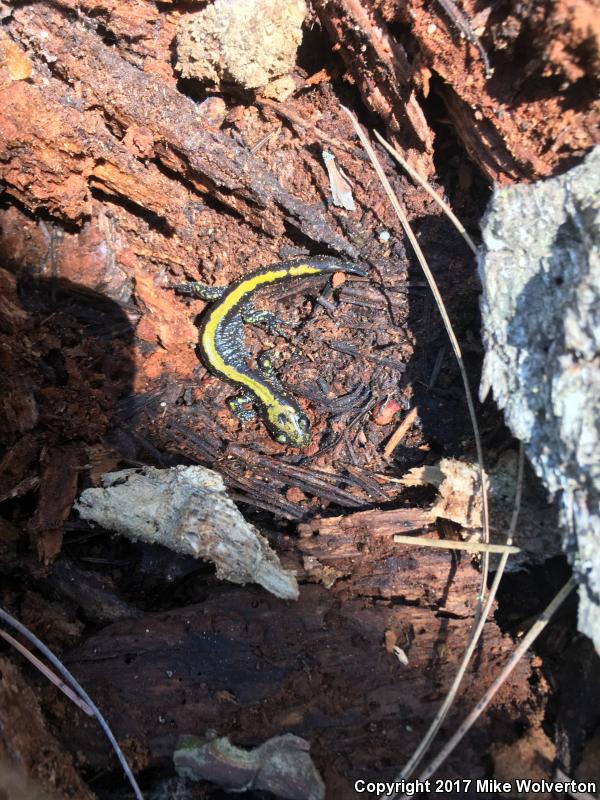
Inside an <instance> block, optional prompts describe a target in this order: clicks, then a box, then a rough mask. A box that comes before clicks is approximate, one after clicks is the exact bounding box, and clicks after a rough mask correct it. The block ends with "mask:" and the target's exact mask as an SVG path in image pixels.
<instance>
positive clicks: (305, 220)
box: [0, 4, 356, 256]
mask: <svg viewBox="0 0 600 800" xmlns="http://www.w3.org/2000/svg"><path fill="white" fill-rule="evenodd" d="M13 17H14V21H13V29H15V30H17V31H18V32H19V34H20V37H21V40H22V42H23V43H25V44H26V45H27V47H28V54H29V55H30V57H31V58H32V59H33V60H34V63H36V64H37V66H38V68H39V69H40V72H42V73H43V72H46V71H47V67H46V63H48V64H49V65H50V70H51V71H54V72H55V74H56V75H57V76H60V78H62V80H63V81H64V83H62V82H61V83H60V86H54V87H53V88H54V89H55V91H56V92H60V91H62V101H63V103H64V104H65V105H67V106H71V107H73V105H74V104H73V102H72V96H71V94H72V93H71V91H70V90H69V88H68V87H69V85H76V86H77V90H78V95H79V98H80V100H79V102H78V104H77V105H79V106H81V104H83V109H84V111H85V110H87V111H89V110H90V109H92V108H98V107H99V108H101V109H102V112H103V114H104V115H105V117H106V118H107V119H108V120H110V123H111V125H112V126H113V128H115V127H116V128H120V129H121V130H122V132H123V133H125V131H126V130H127V129H128V128H129V127H131V126H132V125H135V126H137V127H143V128H146V129H147V130H148V131H151V132H152V136H153V139H154V147H153V152H154V155H155V156H156V158H157V159H158V160H159V162H160V163H161V165H162V166H163V167H164V168H165V169H167V170H169V171H172V172H174V173H176V174H177V175H179V176H180V177H183V178H184V179H185V180H187V181H189V182H191V183H192V184H193V186H194V187H195V188H196V190H197V191H199V192H200V193H207V194H210V195H212V196H213V197H215V198H216V199H217V200H218V201H219V202H220V203H222V204H223V205H224V206H226V207H227V208H229V209H230V210H232V211H235V212H236V213H239V214H240V215H241V216H243V217H244V218H246V219H247V220H248V221H249V222H251V223H252V224H253V225H255V226H257V227H259V228H260V229H262V230H264V231H266V232H267V233H270V234H271V235H277V234H281V233H282V232H283V222H282V218H283V220H285V221H286V222H287V223H288V224H290V225H292V226H293V227H295V228H297V229H298V230H299V231H301V232H302V233H303V234H304V235H306V236H308V237H310V238H311V239H312V240H313V241H315V242H320V243H321V244H323V245H327V246H329V247H331V248H333V249H334V250H337V251H338V252H341V253H345V254H346V255H349V256H355V255H356V249H355V247H354V246H353V245H352V244H351V243H350V242H348V241H347V240H346V239H344V238H343V237H342V236H339V235H338V234H336V233H335V232H334V231H333V230H332V229H331V228H330V226H329V225H328V224H327V223H326V222H325V220H324V218H323V216H322V215H321V214H318V213H317V214H316V213H315V211H314V209H311V208H309V207H308V206H307V205H306V204H305V203H303V202H302V201H301V200H298V199H297V198H295V197H293V196H292V195H291V194H290V193H289V192H287V191H286V190H285V189H284V188H283V187H282V186H281V185H280V184H279V182H278V181H277V180H276V179H275V178H274V176H273V175H272V174H271V173H270V172H268V170H266V169H265V167H264V166H263V164H262V162H261V161H260V160H258V159H256V158H255V157H254V156H252V154H251V153H250V152H249V151H247V150H245V149H244V148H242V147H240V146H239V145H238V144H236V143H235V141H234V140H233V139H231V137H228V136H226V135H224V134H222V133H221V132H219V131H217V130H215V129H213V128H211V127H210V126H206V127H202V125H201V121H200V119H199V117H198V115H197V114H196V109H195V106H194V103H193V102H192V101H191V100H189V99H188V98H187V97H185V96H184V95H182V94H181V93H179V92H177V91H176V90H175V89H173V88H171V87H170V86H168V85H166V84H164V83H161V82H160V81H158V80H157V77H156V75H148V74H146V73H144V72H143V71H141V70H140V69H138V68H137V67H135V66H133V65H132V64H130V63H129V62H127V61H126V60H125V59H123V58H122V57H121V55H120V54H119V53H118V51H116V50H115V49H113V48H109V47H107V46H106V45H105V44H104V43H103V42H102V40H101V39H100V38H99V37H98V36H97V35H95V34H94V33H93V32H90V31H89V30H87V29H86V27H85V26H84V25H82V24H81V23H79V22H77V21H72V20H69V21H68V23H66V20H65V17H64V15H63V14H61V13H60V11H59V10H57V9H56V8H54V7H52V6H46V5H43V4H35V5H31V6H24V7H21V8H19V9H15V11H14V12H13ZM29 88H30V87H28V89H29ZM4 90H5V92H8V98H10V97H11V96H12V95H13V94H18V92H16V90H15V88H14V86H10V85H9V86H8V88H6V87H5V89H4ZM22 91H23V92H27V90H22ZM50 91H51V90H50ZM27 93H28V92H27ZM57 101H58V102H61V100H60V99H58V98H57ZM82 101H83V103H82ZM4 102H6V101H4ZM13 102H14V101H13ZM72 110H73V109H72V108H71V109H69V112H71V111H72ZM73 113H74V114H75V116H77V118H78V119H80V122H79V124H78V125H77V124H76V125H74V128H73V129H74V130H75V131H77V130H78V128H79V127H80V126H81V125H82V124H83V125H84V128H85V124H86V122H85V116H84V115H81V112H75V111H74V110H73ZM9 119H10V118H9ZM50 130H51V128H50ZM21 135H22V134H21ZM17 138H19V137H17ZM0 140H4V141H5V142H6V141H13V142H14V141H15V131H12V133H11V134H9V135H8V136H6V135H4V136H2V137H0ZM83 141H84V142H85V141H86V138H85V137H84V139H83ZM87 141H89V142H90V143H94V142H95V137H94V136H92V138H89V137H87ZM60 143H61V138H60V134H59V136H58V137H57V139H56V140H53V139H52V138H50V140H49V141H47V142H46V147H48V148H49V149H50V153H52V154H58V152H60V146H59V144H60ZM113 146H114V149H115V150H116V151H117V152H118V151H119V150H120V146H119V143H118V140H115V141H114V144H113ZM94 147H95V144H94ZM79 149H81V145H79ZM85 150H86V149H85V147H83V152H81V154H80V155H79V159H80V160H81V158H82V157H83V163H82V164H79V169H78V170H74V171H73V172H72V173H71V172H69V171H67V175H66V176H63V178H62V179H61V181H60V183H59V186H57V187H56V188H57V189H59V188H60V189H61V191H60V192H59V193H58V194H56V193H55V197H54V208H53V210H54V211H55V212H56V211H57V210H58V209H60V208H61V204H62V202H64V201H62V200H61V197H62V195H63V194H64V183H63V182H64V180H65V177H69V176H70V175H72V176H73V177H72V180H73V181H74V182H75V185H76V187H77V188H76V192H77V200H76V207H78V208H79V213H80V214H81V213H89V208H88V207H87V206H86V201H87V199H88V192H87V179H89V178H90V176H91V175H92V174H93V172H94V167H95V163H96V160H97V153H96V152H95V151H94V150H92V151H88V152H87V153H86V152H85ZM15 156H16V153H14V152H13V151H11V150H10V149H9V150H5V152H4V153H3V154H2V157H1V159H0V163H2V161H8V164H9V166H8V167H6V166H5V167H4V168H3V170H2V174H3V177H4V180H5V181H6V183H7V184H8V187H9V190H10V189H12V188H14V190H15V192H16V193H17V196H18V197H19V198H20V199H21V200H23V201H24V202H25V203H27V202H28V200H29V195H28V193H26V192H24V187H23V183H24V175H23V174H22V167H21V166H20V164H19V161H18V160H16V161H15ZM46 157H47V154H46V153H44V154H43V155H42V157H41V158H40V159H39V161H40V162H41V163H40V165H39V166H40V168H42V171H44V170H43V167H44V166H45V164H44V159H45V158H46ZM86 159H91V161H89V163H88V165H87V170H86ZM36 166H37V160H36V159H35V158H34V159H33V163H31V164H29V165H28V171H29V175H30V176H31V170H32V169H33V168H35V167H36ZM13 172H14V173H15V175H14V176H13ZM82 173H83V175H84V176H85V178H86V181H85V182H82ZM86 173H87V174H86ZM11 176H12V177H11ZM95 179H96V180H97V181H100V182H101V183H102V185H106V186H107V187H108V188H109V189H110V188H112V191H116V190H117V188H118V191H119V192H120V193H122V194H127V192H128V191H131V183H130V182H131V180H132V177H129V176H127V174H125V175H122V174H121V170H119V168H118V164H117V165H113V169H112V170H111V169H107V168H106V167H105V168H104V169H103V170H102V169H101V170H98V174H96V176H95ZM29 180H31V177H30V178H29ZM159 188H160V187H159V186H158V187H157V189H159ZM157 193H158V194H159V196H161V197H162V196H164V192H161V191H158V192H157ZM50 200H51V198H48V199H47V201H46V203H45V204H42V203H41V202H38V204H37V206H38V207H47V205H48V204H49V203H50ZM50 204H51V203H50ZM34 207H35V206H34ZM51 207H52V204H51Z"/></svg>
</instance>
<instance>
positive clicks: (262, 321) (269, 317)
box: [241, 303, 291, 336]
mask: <svg viewBox="0 0 600 800" xmlns="http://www.w3.org/2000/svg"><path fill="white" fill-rule="evenodd" d="M241 313H242V319H243V320H244V322H245V323H246V324H247V325H257V326H260V327H261V328H265V329H266V330H267V331H268V332H269V333H271V334H278V335H279V336H285V335H286V332H285V331H284V329H283V326H286V325H287V326H289V325H290V324H291V323H289V322H286V321H285V320H283V319H281V317H279V316H277V314H273V312H272V311H258V310H257V309H256V308H254V306H253V305H250V304H249V303H248V304H247V305H245V306H244V308H243V309H242V312H241Z"/></svg>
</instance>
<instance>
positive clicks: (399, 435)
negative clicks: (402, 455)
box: [383, 406, 419, 458]
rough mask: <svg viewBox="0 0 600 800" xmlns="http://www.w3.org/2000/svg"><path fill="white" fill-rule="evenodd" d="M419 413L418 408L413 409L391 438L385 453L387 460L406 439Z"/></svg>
mask: <svg viewBox="0 0 600 800" xmlns="http://www.w3.org/2000/svg"><path fill="white" fill-rule="evenodd" d="M418 413H419V409H418V408H417V406H415V407H414V408H411V410H410V411H409V412H408V414H407V415H406V416H405V417H404V419H403V420H402V422H401V423H400V425H398V427H397V428H396V430H395V431H394V433H393V434H392V435H391V436H390V440H389V442H388V443H387V444H386V446H385V450H384V451H383V455H384V456H385V458H389V457H390V456H391V455H392V453H393V452H394V450H395V449H396V448H397V447H398V445H399V444H400V442H401V441H402V439H403V438H404V434H405V433H406V432H407V431H408V429H409V428H410V427H411V425H412V424H413V422H414V421H415V420H416V418H417V414H418Z"/></svg>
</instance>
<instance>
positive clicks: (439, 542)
mask: <svg viewBox="0 0 600 800" xmlns="http://www.w3.org/2000/svg"><path fill="white" fill-rule="evenodd" d="M394 541H395V542H397V543H398V544H414V545H417V546H418V547H434V548H436V549H437V550H464V551H465V552H467V553H503V554H506V555H507V556H509V555H511V554H513V553H520V552H521V550H520V548H518V547H511V546H509V545H506V544H484V542H458V541H455V540H454V539H426V538H425V537H424V536H404V535H403V534H401V533H397V534H395V536H394Z"/></svg>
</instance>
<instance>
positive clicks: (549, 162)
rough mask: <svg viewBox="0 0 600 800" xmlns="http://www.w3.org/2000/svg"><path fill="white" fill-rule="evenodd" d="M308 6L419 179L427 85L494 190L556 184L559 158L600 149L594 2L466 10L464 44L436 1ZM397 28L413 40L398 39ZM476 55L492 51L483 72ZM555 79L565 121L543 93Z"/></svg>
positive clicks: (350, 0)
mask: <svg viewBox="0 0 600 800" xmlns="http://www.w3.org/2000/svg"><path fill="white" fill-rule="evenodd" d="M315 5H316V8H317V11H318V13H319V17H320V19H321V21H322V22H323V24H324V25H325V27H326V28H327V30H328V32H329V34H330V36H331V38H332V39H333V40H334V41H335V42H336V44H337V46H338V48H339V49H340V53H341V55H342V57H343V58H344V61H345V63H346V66H347V68H348V71H349V73H350V74H351V75H352V77H353V79H354V80H355V81H356V82H357V84H358V87H359V89H360V91H361V95H362V98H363V101H364V102H365V104H366V105H367V106H368V107H369V108H370V109H371V110H373V111H374V112H376V113H377V114H379V115H380V116H381V118H382V119H383V120H384V122H385V123H386V125H387V126H388V128H389V135H390V137H391V138H392V139H393V140H395V142H396V143H397V145H398V146H399V147H400V148H401V149H405V151H406V156H407V160H408V161H409V162H414V163H415V164H416V165H417V166H418V167H419V168H420V169H421V171H422V172H423V174H432V173H433V168H432V164H433V162H432V160H431V153H432V152H433V133H432V131H431V129H430V128H429V125H428V123H427V121H426V119H425V116H424V115H423V112H422V109H421V105H422V99H421V98H422V97H427V95H428V94H429V91H430V83H432V82H433V80H434V79H437V80H436V84H435V85H436V91H437V92H438V93H439V94H441V95H442V97H443V99H444V102H445V104H446V107H447V109H448V113H449V115H450V117H451V119H452V123H453V126H454V128H455V131H456V133H457V134H458V136H459V137H460V139H461V140H462V143H463V145H464V147H465V148H466V150H467V152H468V154H469V156H470V157H471V159H472V160H473V161H474V162H475V163H476V164H477V165H478V166H479V168H480V169H481V170H482V171H483V172H484V174H485V175H486V176H487V177H488V178H489V179H491V180H498V181H501V182H507V181H515V180H523V179H530V180H532V179H535V178H538V177H542V176H545V175H548V174H551V173H552V172H553V171H554V170H555V169H556V166H557V165H558V163H559V162H560V161H561V160H562V159H563V158H566V157H569V156H571V155H572V154H573V153H574V152H577V153H578V154H583V153H584V152H585V150H586V149H587V148H589V147H590V146H591V145H593V144H594V143H595V142H597V141H598V133H597V126H598V122H599V119H600V105H599V104H598V102H597V98H596V97H595V92H594V91H593V90H592V89H591V84H592V82H593V81H594V80H595V79H596V76H597V74H598V64H599V63H600V38H599V36H598V28H597V25H595V24H594V23H593V22H592V20H593V19H594V18H595V17H596V16H597V14H596V8H595V5H594V3H593V2H592V1H590V0H583V2H580V3H577V4H573V3H568V2H567V3H561V2H557V3H554V4H547V3H541V2H540V3H533V4H527V5H526V6H523V5H522V4H517V3H514V4H508V5H507V6H506V7H505V8H503V10H502V11H501V12H500V13H498V12H497V11H496V10H494V11H493V12H492V14H490V11H489V10H483V11H480V12H479V13H477V11H478V8H477V5H476V4H475V3H473V2H471V1H470V0H467V2H463V3H460V4H459V8H457V9H456V11H455V12H452V14H454V16H455V17H459V18H460V19H461V20H463V22H462V23H461V24H463V25H464V26H465V28H466V29H468V30H469V31H470V32H471V35H470V37H464V36H461V35H460V30H459V28H458V27H457V25H456V22H455V20H453V19H452V18H451V16H450V15H449V14H448V13H447V11H446V10H445V9H444V8H443V7H442V4H441V3H438V2H435V3H425V2H423V0H409V2H407V3H398V2H386V3H382V2H380V0H333V2H331V1H330V0H327V2H325V1H324V0H323V2H321V0H319V2H317V3H316V4H315ZM446 5H447V4H446ZM400 26H405V27H406V28H407V30H408V33H407V34H405V35H402V34H400V35H394V34H393V33H392V31H393V30H394V31H397V30H398V29H399V27H400ZM469 38H471V39H472V40H471V41H469ZM473 39H474V40H475V41H476V42H478V43H479V47H476V46H474V43H473ZM481 50H484V51H487V54H488V57H489V61H490V63H491V67H492V69H491V72H490V73H488V72H487V68H486V63H485V61H484V60H483V58H482V57H481ZM408 52H410V53H411V57H409V56H408V55H407V53H408ZM415 52H416V55H414V54H415ZM551 80H561V81H562V90H563V91H565V92H567V91H568V92H569V94H570V96H571V97H572V98H573V99H572V102H569V104H568V110H567V111H565V108H564V106H563V105H562V104H561V102H560V99H559V97H558V96H555V97H548V93H547V92H546V91H544V90H543V89H540V87H541V86H543V85H544V84H547V83H549V82H550V81H551ZM406 128H408V131H410V133H409V132H408V131H407V130H406ZM417 143H418V145H417Z"/></svg>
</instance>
